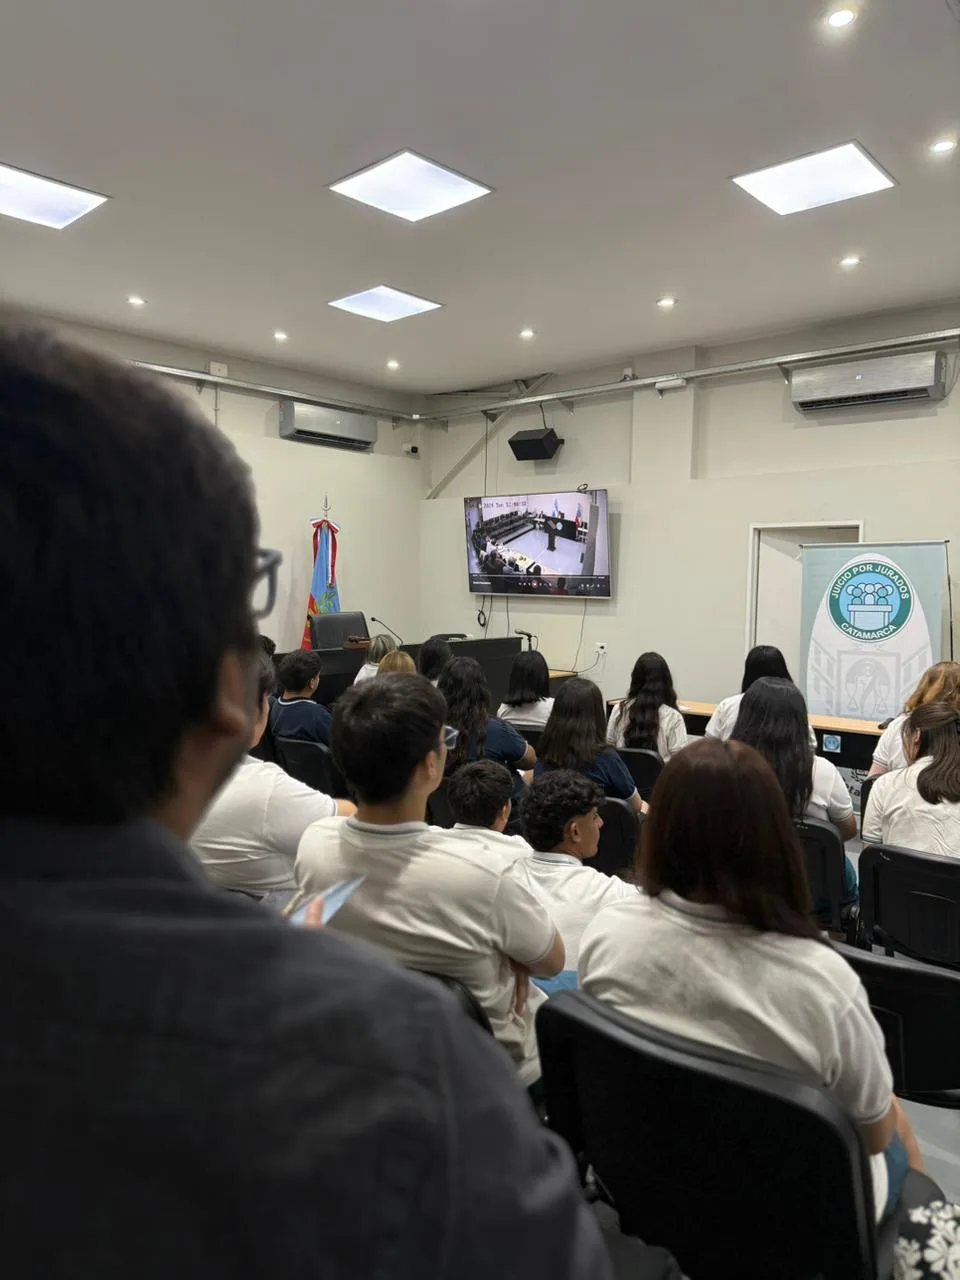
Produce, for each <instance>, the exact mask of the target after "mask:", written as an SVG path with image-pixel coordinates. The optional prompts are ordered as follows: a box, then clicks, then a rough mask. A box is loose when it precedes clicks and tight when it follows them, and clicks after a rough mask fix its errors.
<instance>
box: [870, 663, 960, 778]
mask: <svg viewBox="0 0 960 1280" xmlns="http://www.w3.org/2000/svg"><path fill="white" fill-rule="evenodd" d="M928 702H949V703H950V705H951V706H952V707H953V709H954V710H955V711H957V712H960V662H935V663H934V665H933V666H932V667H928V668H927V670H926V671H925V672H924V673H923V675H922V676H921V677H920V681H919V683H918V684H917V687H916V689H914V691H913V693H911V695H910V697H909V698H908V699H907V701H906V703H905V704H904V708H903V714H902V715H899V716H894V718H893V719H892V720H891V721H890V723H889V724H888V725H887V727H886V728H885V729H884V731H883V733H881V735H880V738H879V741H878V742H877V749H876V751H874V753H873V763H872V764H871V766H870V772H869V773H868V774H867V777H868V778H877V777H879V776H880V774H882V773H889V772H890V770H891V769H905V768H906V767H907V763H908V761H907V756H906V753H905V752H904V749H903V729H904V725H905V724H906V721H907V716H909V715H910V713H911V711H916V709H917V707H922V706H925V705H926V704H927V703H928Z"/></svg>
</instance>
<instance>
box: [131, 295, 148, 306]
mask: <svg viewBox="0 0 960 1280" xmlns="http://www.w3.org/2000/svg"><path fill="white" fill-rule="evenodd" d="M127 301H128V302H129V303H130V305H131V307H145V306H146V305H147V300H146V298H141V297H140V295H139V293H131V295H130V297H129V298H128V299H127Z"/></svg>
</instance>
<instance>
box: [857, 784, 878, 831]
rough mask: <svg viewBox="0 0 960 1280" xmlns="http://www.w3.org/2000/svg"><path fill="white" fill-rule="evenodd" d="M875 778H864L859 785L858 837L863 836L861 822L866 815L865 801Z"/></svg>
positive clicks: (868, 796) (868, 797)
mask: <svg viewBox="0 0 960 1280" xmlns="http://www.w3.org/2000/svg"><path fill="white" fill-rule="evenodd" d="M876 780H877V779H876V778H864V780H863V782H861V783H860V835H861V836H863V820H864V818H865V817H866V814H867V801H868V800H869V799H870V792H871V791H872V790H873V784H874V783H875V782H876Z"/></svg>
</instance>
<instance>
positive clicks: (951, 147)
mask: <svg viewBox="0 0 960 1280" xmlns="http://www.w3.org/2000/svg"><path fill="white" fill-rule="evenodd" d="M956 149H957V140H956V138H938V139H937V140H936V142H931V143H930V150H931V151H932V152H933V154H934V155H935V156H945V155H947V154H949V152H951V151H956Z"/></svg>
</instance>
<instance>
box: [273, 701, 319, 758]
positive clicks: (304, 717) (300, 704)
mask: <svg viewBox="0 0 960 1280" xmlns="http://www.w3.org/2000/svg"><path fill="white" fill-rule="evenodd" d="M332 724H333V716H331V714H330V712H329V711H328V710H327V708H326V707H321V705H320V703H319V702H313V701H312V700H311V699H310V698H292V699H291V700H290V701H289V702H284V700H283V699H282V698H278V699H277V701H276V702H275V703H274V704H273V710H272V711H271V712H270V728H271V730H272V731H273V736H274V737H275V738H299V739H301V740H304V741H306V742H322V743H323V745H324V746H325V747H329V745H330V728H331V726H332Z"/></svg>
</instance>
